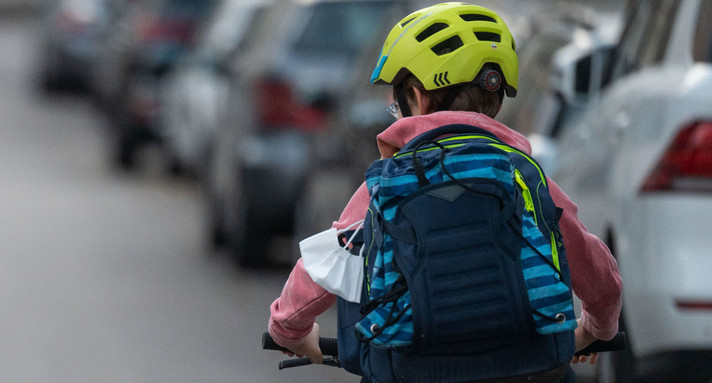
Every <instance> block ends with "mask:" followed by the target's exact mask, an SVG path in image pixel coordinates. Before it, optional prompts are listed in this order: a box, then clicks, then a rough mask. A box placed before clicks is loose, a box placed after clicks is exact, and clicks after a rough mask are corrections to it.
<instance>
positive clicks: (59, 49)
mask: <svg viewBox="0 0 712 383" xmlns="http://www.w3.org/2000/svg"><path fill="white" fill-rule="evenodd" d="M107 3H108V1H107V0H53V1H44V2H43V3H41V8H40V10H41V13H40V17H41V20H42V22H41V29H42V46H41V52H40V63H39V80H40V82H41V85H42V87H44V88H45V89H46V90H56V89H72V90H82V91H84V90H87V88H88V87H89V85H90V84H91V77H90V76H91V73H92V70H93V69H92V67H93V65H94V64H95V62H96V60H97V57H98V54H99V52H100V49H99V48H100V44H101V39H102V38H103V34H104V33H106V28H107V26H108V17H109V11H110V10H109V5H107Z"/></svg>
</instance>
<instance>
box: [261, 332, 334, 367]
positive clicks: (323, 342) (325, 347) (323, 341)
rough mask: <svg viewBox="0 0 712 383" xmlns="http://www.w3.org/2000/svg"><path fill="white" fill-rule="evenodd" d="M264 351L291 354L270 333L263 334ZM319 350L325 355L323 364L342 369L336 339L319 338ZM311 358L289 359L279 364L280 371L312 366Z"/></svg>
mask: <svg viewBox="0 0 712 383" xmlns="http://www.w3.org/2000/svg"><path fill="white" fill-rule="evenodd" d="M262 349H263V350H275V351H283V352H291V351H289V349H287V348H286V347H282V346H280V345H278V344H277V343H276V342H275V341H274V339H272V337H271V336H270V335H269V333H268V332H265V333H264V334H262ZM319 349H320V350H321V353H322V354H324V362H322V363H323V364H325V365H327V366H333V367H341V364H340V363H339V347H338V343H337V342H336V338H324V337H320V338H319ZM311 363H312V362H311V360H309V358H306V357H304V358H297V359H287V360H283V361H281V362H279V369H280V370H282V369H285V368H289V367H297V366H306V365H309V364H311Z"/></svg>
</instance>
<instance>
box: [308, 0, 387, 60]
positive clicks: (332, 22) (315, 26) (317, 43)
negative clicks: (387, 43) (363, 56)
mask: <svg viewBox="0 0 712 383" xmlns="http://www.w3.org/2000/svg"><path fill="white" fill-rule="evenodd" d="M388 6H389V3H388V2H380V1H365V2H351V3H344V2H333V3H322V4H317V5H315V6H314V9H313V13H312V14H311V17H310V19H309V21H308V23H307V26H306V28H304V31H303V33H302V34H301V36H300V37H299V39H298V40H297V43H296V44H295V46H294V48H295V49H296V50H297V51H308V52H310V53H312V52H320V53H325V52H332V53H338V54H356V53H357V52H358V51H359V50H360V49H361V48H362V47H363V44H365V43H366V42H367V41H368V40H369V39H370V37H371V34H372V33H374V31H375V30H377V29H378V28H377V27H378V25H379V24H380V23H381V18H382V17H384V16H385V14H386V13H387V7H388Z"/></svg>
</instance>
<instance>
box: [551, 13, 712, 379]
mask: <svg viewBox="0 0 712 383" xmlns="http://www.w3.org/2000/svg"><path fill="white" fill-rule="evenodd" d="M627 14H628V16H627V18H626V23H625V27H624V30H623V33H622V34H621V41H620V45H619V46H618V48H617V49H616V51H615V54H614V58H613V62H612V72H610V73H611V84H610V85H609V87H608V88H607V89H605V90H604V92H603V93H602V94H601V97H599V98H598V99H595V100H593V101H592V102H591V103H590V104H589V107H588V108H587V110H586V111H585V112H584V113H583V114H582V115H581V117H580V118H578V119H577V120H578V121H576V123H574V124H573V125H571V126H569V127H567V128H566V129H565V130H564V131H563V132H562V136H561V139H560V144H559V151H560V156H559V160H558V170H557V171H556V173H555V174H554V179H556V180H557V182H558V183H559V185H560V186H561V187H562V189H563V190H564V191H565V192H567V193H568V194H569V195H570V196H571V197H572V198H573V200H574V201H576V202H577V203H578V205H579V208H580V209H579V216H580V217H581V219H582V220H583V222H585V223H586V225H587V226H588V228H589V229H590V230H591V232H593V233H595V234H596V235H598V236H599V237H601V238H603V239H605V241H606V242H607V243H608V245H609V246H610V248H611V249H612V251H613V254H614V256H615V257H616V259H617V261H618V264H619V267H620V271H621V275H622V277H623V283H624V290H623V315H622V325H623V328H624V329H625V330H626V331H627V333H628V350H627V351H626V352H624V353H611V355H607V354H604V355H601V360H600V361H599V365H600V366H601V370H600V376H599V379H600V380H601V381H616V382H635V381H637V380H636V377H637V378H641V377H643V378H646V379H647V380H645V381H654V382H705V383H706V382H709V381H710V380H711V379H712V278H710V274H712V257H710V249H712V237H710V235H709V230H710V225H711V224H712V24H711V23H710V22H709V20H710V19H712V2H710V1H703V0H677V1H666V0H635V1H629V2H628V12H627ZM611 365H612V367H613V368H607V367H611Z"/></svg>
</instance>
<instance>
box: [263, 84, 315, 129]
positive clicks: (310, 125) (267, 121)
mask: <svg viewBox="0 0 712 383" xmlns="http://www.w3.org/2000/svg"><path fill="white" fill-rule="evenodd" d="M256 95H257V108H258V111H257V113H258V117H259V121H260V125H261V126H262V127H265V128H285V127H286V128H296V129H300V130H306V131H313V132H316V131H321V130H323V129H324V127H325V125H326V120H327V112H326V111H325V110H324V109H322V108H319V107H316V106H315V105H313V104H308V105H305V104H302V103H300V102H299V100H297V99H296V98H295V97H294V94H293V92H292V88H291V87H290V86H289V85H288V84H287V83H285V82H283V81H280V80H275V79H268V80H263V81H261V82H260V83H259V84H258V86H257V92H256Z"/></svg>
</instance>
